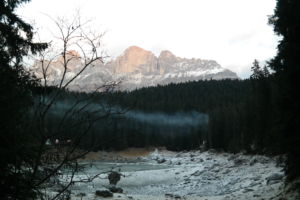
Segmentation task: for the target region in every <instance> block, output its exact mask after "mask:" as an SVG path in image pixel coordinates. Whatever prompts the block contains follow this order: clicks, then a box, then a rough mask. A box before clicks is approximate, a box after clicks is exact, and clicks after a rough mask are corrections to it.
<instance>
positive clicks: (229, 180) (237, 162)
mask: <svg viewBox="0 0 300 200" xmlns="http://www.w3.org/2000/svg"><path fill="white" fill-rule="evenodd" d="M98 164H99V165H100V164H101V163H98ZM115 164H116V165H119V166H118V167H117V168H120V169H121V172H122V174H123V175H124V176H125V177H122V178H121V180H120V182H119V183H118V184H117V186H118V187H121V188H122V189H123V190H124V193H123V194H117V193H115V194H114V197H113V198H107V199H120V200H121V199H141V200H143V199H153V200H154V199H207V200H217V199H223V200H230V199H232V200H233V199H260V200H261V199H275V200H276V199H278V200H279V199H280V198H282V197H283V194H282V192H283V188H284V179H285V177H284V174H283V168H282V166H279V165H278V163H276V159H275V158H270V157H266V156H259V155H254V156H253V155H252V156H251V155H243V154H228V153H216V152H213V151H206V152H200V151H190V152H170V151H166V150H163V151H158V150H155V151H154V152H152V153H150V154H149V155H147V156H143V157H138V158H137V159H136V161H135V162H133V163H115ZM129 165H130V166H129ZM132 169H136V170H132ZM99 172H100V171H99ZM86 173H87V174H90V175H91V174H93V173H97V171H95V170H90V171H89V169H88V168H87V169H86ZM82 177H84V174H81V175H78V176H77V178H82ZM108 186H109V183H108V180H107V179H106V175H105V174H104V175H102V176H101V177H100V178H98V179H95V180H94V181H93V182H92V183H88V184H86V183H84V184H83V183H80V184H75V185H74V186H73V187H72V199H81V197H78V194H80V193H84V194H86V196H85V197H83V198H82V199H98V197H95V195H94V194H95V191H96V190H99V189H100V190H101V189H103V188H107V187H108ZM99 199H101V198H99Z"/></svg>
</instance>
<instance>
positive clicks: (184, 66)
mask: <svg viewBox="0 0 300 200" xmlns="http://www.w3.org/2000/svg"><path fill="white" fill-rule="evenodd" d="M67 56H68V57H72V60H71V62H70V63H69V65H68V70H67V74H66V80H65V82H66V81H67V80H70V79H71V78H72V77H73V76H74V75H75V74H76V73H77V72H78V71H79V70H80V69H81V67H82V61H81V58H80V55H79V54H78V53H77V52H75V51H70V52H68V55H67ZM48 63H49V62H48V61H44V65H45V64H48ZM41 64H42V63H41V62H40V61H36V63H35V64H34V66H33V71H34V72H35V74H36V75H37V77H40V78H42V70H41ZM63 69H64V68H63V65H62V58H58V59H57V60H55V61H53V62H52V63H51V64H50V65H49V70H48V73H47V75H48V83H49V84H51V85H57V84H58V83H59V81H60V80H61V77H62V74H63ZM228 78H229V79H237V78H238V76H237V75H236V74H235V73H234V72H232V71H230V70H228V69H225V68H222V67H221V66H220V65H219V64H218V63H217V62H216V61H214V60H202V59H186V58H180V57H177V56H175V55H174V54H172V53H171V52H170V51H162V52H161V53H160V55H159V56H158V57H156V56H155V55H154V54H153V53H152V52H150V51H147V50H144V49H142V48H140V47H136V46H132V47H129V48H128V49H126V50H125V51H124V53H123V54H122V55H121V56H119V57H117V58H116V59H115V60H112V61H110V62H108V63H106V64H103V63H101V62H100V61H97V62H95V63H94V64H93V66H90V67H89V68H87V69H86V70H85V71H84V72H83V73H82V74H81V75H80V76H78V77H77V78H76V80H75V81H74V82H73V83H72V84H71V85H70V86H69V88H70V89H73V90H84V91H92V90H94V89H95V88H98V87H99V86H101V85H103V84H104V83H108V82H114V81H121V83H120V84H119V85H118V87H117V89H119V90H133V89H136V88H141V87H148V86H155V85H158V84H160V85H164V84H169V83H179V82H186V81H193V80H202V79H228Z"/></svg>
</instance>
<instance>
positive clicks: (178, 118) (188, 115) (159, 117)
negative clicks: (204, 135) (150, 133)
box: [125, 111, 208, 127]
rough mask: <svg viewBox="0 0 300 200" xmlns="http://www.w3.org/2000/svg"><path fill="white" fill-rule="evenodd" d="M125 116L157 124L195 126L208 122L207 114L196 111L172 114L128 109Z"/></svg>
mask: <svg viewBox="0 0 300 200" xmlns="http://www.w3.org/2000/svg"><path fill="white" fill-rule="evenodd" d="M125 117H126V118H130V119H134V120H137V121H140V122H143V123H148V124H151V125H158V126H188V127H196V126H199V125H203V124H207V123H208V115H206V114H202V113H199V112H196V111H191V112H176V113H174V114H166V113H161V112H152V113H146V112H141V111H129V112H127V113H126V114H125Z"/></svg>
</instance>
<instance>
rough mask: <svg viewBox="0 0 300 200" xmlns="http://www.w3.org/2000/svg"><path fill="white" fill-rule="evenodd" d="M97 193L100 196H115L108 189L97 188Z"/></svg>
mask: <svg viewBox="0 0 300 200" xmlns="http://www.w3.org/2000/svg"><path fill="white" fill-rule="evenodd" d="M95 195H96V196H99V197H113V196H114V195H113V193H111V192H110V191H108V190H97V191H96V192H95Z"/></svg>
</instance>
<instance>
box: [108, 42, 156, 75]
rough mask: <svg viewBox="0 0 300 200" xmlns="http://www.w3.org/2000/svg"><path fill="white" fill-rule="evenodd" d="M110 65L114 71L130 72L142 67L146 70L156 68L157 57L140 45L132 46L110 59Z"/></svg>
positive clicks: (149, 70)
mask: <svg viewBox="0 0 300 200" xmlns="http://www.w3.org/2000/svg"><path fill="white" fill-rule="evenodd" d="M110 64H111V66H112V67H113V68H114V72H115V73H131V72H135V71H138V70H140V69H142V68H144V69H145V70H146V71H148V72H154V71H155V70H156V69H155V68H156V64H157V58H156V57H155V55H154V54H153V53H152V52H150V51H146V50H144V49H142V48H140V47H136V46H132V47H129V48H128V49H126V50H125V51H124V53H123V55H122V56H119V57H117V59H116V60H115V61H112V62H111V63H110Z"/></svg>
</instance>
